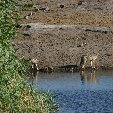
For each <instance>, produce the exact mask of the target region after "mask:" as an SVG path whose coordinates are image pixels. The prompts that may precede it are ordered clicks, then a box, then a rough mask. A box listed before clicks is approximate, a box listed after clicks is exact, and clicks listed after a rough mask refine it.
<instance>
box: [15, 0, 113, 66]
mask: <svg viewBox="0 0 113 113" xmlns="http://www.w3.org/2000/svg"><path fill="white" fill-rule="evenodd" d="M34 3H35V5H36V7H37V8H38V11H36V12H35V14H34V15H33V16H30V17H29V18H28V19H25V18H24V16H27V15H28V14H29V13H30V12H31V9H32V8H30V7H29V8H26V11H24V12H23V13H22V15H21V21H20V24H22V28H21V29H19V30H18V31H19V35H18V38H17V39H15V40H14V43H15V47H16V48H18V51H17V52H18V55H19V56H20V57H22V56H24V57H25V58H30V59H32V58H36V59H38V66H39V68H42V67H45V66H49V67H50V66H53V67H54V66H62V65H78V66H79V64H80V59H81V56H82V55H88V56H89V55H91V54H97V55H98V58H97V60H96V67H109V68H110V67H113V53H112V51H113V27H112V23H113V16H112V12H113V7H112V5H113V1H112V0H83V1H80V0H70V1H69V0H40V1H38V0H35V1H34ZM61 6H63V7H61ZM43 8H47V10H42V9H43ZM26 25H30V28H28V27H26ZM86 66H87V67H89V66H90V63H89V61H88V62H87V64H86Z"/></svg>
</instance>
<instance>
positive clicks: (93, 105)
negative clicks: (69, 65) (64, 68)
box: [30, 70, 113, 113]
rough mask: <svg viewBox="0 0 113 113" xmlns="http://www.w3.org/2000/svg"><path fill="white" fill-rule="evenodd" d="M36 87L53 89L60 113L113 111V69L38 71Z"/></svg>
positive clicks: (105, 112) (32, 80) (47, 89)
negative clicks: (70, 71) (74, 71)
mask: <svg viewBox="0 0 113 113" xmlns="http://www.w3.org/2000/svg"><path fill="white" fill-rule="evenodd" d="M30 81H31V82H32V83H33V85H34V87H35V88H38V89H40V90H42V91H51V92H52V93H53V94H54V95H55V100H56V102H58V103H59V104H60V110H59V113H113V71H111V70H108V71H96V72H90V71H85V72H84V73H82V74H80V73H37V76H36V77H34V78H33V79H30Z"/></svg>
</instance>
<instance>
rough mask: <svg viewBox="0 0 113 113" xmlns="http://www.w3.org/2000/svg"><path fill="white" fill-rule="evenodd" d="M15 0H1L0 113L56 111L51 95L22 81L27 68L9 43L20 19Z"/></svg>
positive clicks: (47, 112) (44, 112) (46, 112)
mask: <svg viewBox="0 0 113 113" xmlns="http://www.w3.org/2000/svg"><path fill="white" fill-rule="evenodd" d="M17 1H18V0H17ZM17 1H16V0H0V113H53V112H54V111H56V110H57V109H58V105H57V104H55V101H54V98H53V96H52V95H51V94H50V93H42V92H40V91H35V90H34V89H33V88H32V87H31V86H30V85H29V84H28V83H27V82H25V81H24V79H23V78H21V76H23V75H24V71H25V70H26V66H25V65H23V59H19V58H18V57H17V56H16V51H15V50H14V48H13V46H12V44H11V43H10V42H11V40H12V39H13V38H14V37H15V36H16V27H15V26H16V25H17V22H18V19H19V14H18V11H19V5H18V2H17Z"/></svg>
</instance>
